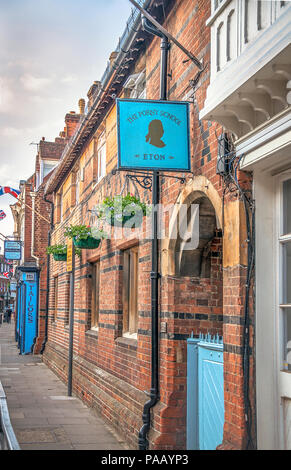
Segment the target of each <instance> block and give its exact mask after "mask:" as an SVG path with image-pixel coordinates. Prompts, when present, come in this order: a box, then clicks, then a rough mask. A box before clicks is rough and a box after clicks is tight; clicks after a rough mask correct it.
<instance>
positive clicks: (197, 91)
mask: <svg viewBox="0 0 291 470" xmlns="http://www.w3.org/2000/svg"><path fill="white" fill-rule="evenodd" d="M211 3H212V2H210V1H209V0H192V1H190V0H177V1H171V0H170V1H166V0H165V1H164V2H162V4H161V5H160V4H159V5H157V2H154V1H150V0H147V1H145V2H143V4H144V6H145V7H146V8H147V9H148V11H149V12H150V13H151V14H152V15H153V16H154V17H155V18H157V19H158V21H159V22H160V23H161V24H163V26H164V27H165V28H166V29H167V30H168V31H169V32H170V33H171V34H172V35H173V36H175V37H176V38H178V39H179V41H180V42H181V43H182V44H184V45H185V46H186V47H187V49H188V50H189V51H191V52H192V53H193V54H195V55H196V56H197V57H198V58H199V60H201V61H202V62H203V67H204V68H203V71H202V73H201V74H199V75H197V72H198V70H197V68H196V66H195V65H194V64H193V63H192V62H191V61H188V60H187V57H186V56H185V55H184V53H183V52H182V51H181V50H180V49H179V48H178V47H176V46H175V45H171V48H170V50H169V67H168V77H167V85H168V91H167V99H168V100H171V101H189V102H190V142H191V173H190V174H187V175H185V177H186V181H185V182H184V183H183V184H181V181H180V180H177V179H175V177H174V176H173V177H171V178H169V177H165V176H163V174H161V176H160V187H159V191H160V200H161V202H162V204H163V205H169V204H176V205H177V206H179V205H183V204H185V205H186V206H187V208H189V207H190V206H191V205H192V204H198V205H199V229H200V239H199V245H198V247H197V248H196V249H194V250H192V251H189V250H186V249H184V245H183V243H182V242H181V240H179V239H174V238H172V237H171V230H172V227H173V225H174V223H175V220H176V218H177V212H174V213H173V215H172V216H171V217H170V219H167V223H166V225H167V226H166V233H167V235H166V236H165V237H164V238H163V239H162V240H161V241H160V244H159V253H160V256H159V271H160V273H161V278H160V281H159V292H160V297H159V319H160V320H159V327H160V334H159V354H160V361H159V381H160V399H159V401H158V403H157V404H156V405H155V406H154V407H153V408H152V423H151V429H150V432H149V434H148V439H149V444H150V448H151V449H183V448H186V438H187V433H188V425H186V415H187V409H188V406H189V401H190V399H191V397H190V398H189V397H188V400H187V373H189V370H190V369H192V368H193V369H194V364H193V365H191V363H189V358H188V364H187V339H188V338H190V336H191V335H192V336H193V338H194V339H195V338H198V337H199V335H200V334H207V333H209V334H210V335H219V336H220V337H221V336H223V345H224V374H223V375H224V397H223V398H222V402H223V403H222V407H223V408H224V418H223V421H224V424H223V422H222V425H223V436H222V435H221V441H220V442H221V448H222V449H224V448H236V449H243V448H246V447H247V446H248V447H250V445H251V442H253V445H254V446H255V439H256V436H255V428H254V423H255V410H254V398H255V383H254V376H253V373H254V370H253V369H254V363H253V351H254V349H253V321H252V317H253V311H252V289H251V286H250V296H249V299H248V301H247V307H246V295H245V294H246V288H245V285H246V277H247V274H248V243H247V241H246V240H247V229H246V215H245V211H244V204H243V200H242V198H241V197H240V192H239V190H238V188H237V187H235V188H234V190H233V191H230V192H228V191H226V190H225V181H224V178H223V177H222V176H220V175H219V174H218V172H217V163H218V162H217V156H218V154H219V153H220V154H221V155H222V156H223V155H224V153H225V152H224V153H223V152H221V149H220V148H219V146H218V139H219V137H220V135H221V134H222V127H221V126H220V125H218V124H217V123H216V122H215V123H212V122H211V119H210V118H209V120H202V119H201V117H200V113H201V111H202V109H203V108H204V104H205V99H206V90H207V87H208V85H209V83H210V64H211V60H213V58H212V56H211V42H210V39H211V36H210V28H209V27H208V26H207V20H208V19H209V18H210V17H211V15H212V9H213V5H211ZM159 87H160V39H159V38H156V37H154V36H151V35H149V34H148V33H145V32H144V31H143V30H142V25H141V17H140V15H139V14H138V12H137V11H135V12H134V14H133V16H132V17H131V19H130V22H129V24H128V26H127V28H126V30H125V33H124V35H123V36H122V38H121V40H120V42H119V46H118V48H117V50H116V51H114V52H113V53H112V54H111V56H110V60H109V63H108V66H107V68H106V70H105V73H104V75H103V77H102V79H101V82H94V84H93V85H92V87H91V88H90V90H89V93H88V108H87V110H86V114H85V115H84V117H83V118H82V119H81V120H80V125H79V127H78V129H77V131H76V132H75V134H74V136H73V138H72V140H71V143H70V145H69V146H67V148H66V149H65V150H64V152H63V155H62V159H61V161H60V164H59V165H58V167H57V168H56V169H55V171H54V172H53V174H52V175H51V176H50V177H49V180H48V182H47V184H46V187H45V194H46V196H47V197H50V196H52V197H53V201H54V228H53V232H52V244H58V243H64V242H66V240H65V237H64V232H65V229H66V228H67V227H68V226H69V225H77V224H86V225H90V224H92V220H93V219H92V210H93V209H94V207H95V206H96V204H98V203H100V202H102V201H103V199H104V198H105V197H106V196H115V195H120V194H121V193H122V191H123V190H124V191H125V192H132V193H134V194H136V195H138V196H139V197H140V198H141V200H143V201H145V202H148V203H150V201H151V193H150V191H149V189H142V188H140V187H139V186H138V185H137V184H135V183H134V182H133V181H132V180H129V179H126V177H125V174H124V173H121V172H116V173H115V172H113V173H112V171H113V170H115V169H116V167H117V131H116V121H117V116H116V104H115V97H116V96H117V97H121V98H124V97H126V98H143V99H145V98H146V99H159ZM227 141H228V143H229V144H231V141H232V140H231V139H228V140H227V139H225V140H224V141H223V142H227ZM180 176H181V175H180ZM238 182H239V185H240V187H243V188H244V190H246V191H248V190H250V188H251V178H250V176H249V175H247V174H245V173H242V172H238ZM178 213H179V209H178ZM104 228H105V230H107V231H108V232H109V233H110V235H112V230H113V229H111V228H110V226H105V227H104ZM145 231H146V228H145V226H144V225H143V227H142V228H141V229H140V232H139V235H138V236H136V235H132V234H128V233H127V234H124V233H122V234H119V236H118V237H115V238H114V237H112V236H111V237H109V239H108V240H104V241H103V242H102V243H101V245H100V247H99V248H97V249H96V250H82V253H81V258H80V259H79V258H76V269H75V285H74V289H75V297H74V366H73V389H74V392H75V393H77V394H78V395H79V396H80V397H82V399H83V400H84V401H85V402H86V403H87V404H89V405H90V406H92V407H94V408H96V409H97V410H98V412H100V413H101V414H102V415H103V416H104V417H105V418H106V419H108V420H109V421H110V422H111V424H112V425H113V426H115V427H116V428H117V429H118V431H119V432H122V433H123V434H124V436H125V437H126V439H127V441H128V443H129V444H130V445H132V446H133V447H137V445H138V433H139V430H140V429H141V426H142V413H143V408H144V403H145V401H147V395H146V394H145V393H144V391H149V390H150V387H151V381H150V376H151V301H150V299H151V287H150V271H151V240H150V239H149V237H148V236H147V234H146V233H145ZM128 266H130V275H128ZM50 272H51V276H50V286H49V291H50V301H49V316H48V341H47V343H46V348H45V351H44V361H45V362H46V364H48V365H49V367H51V369H52V370H53V371H54V372H55V373H57V374H58V375H59V376H60V377H61V378H62V379H63V380H64V381H66V380H67V377H68V347H69V307H70V302H69V299H70V297H69V293H70V276H69V274H68V273H67V271H66V263H60V262H56V261H51V269H50ZM245 308H247V312H248V322H249V323H250V328H249V338H248V343H249V346H250V348H249V349H248V348H247V349H245V341H246V336H245V334H244V330H243V324H244V320H245ZM249 323H248V325H249ZM245 351H247V353H246V352H245ZM246 354H247V355H246ZM244 360H246V361H250V364H249V365H248V366H247V367H246V363H247V362H244ZM244 372H245V373H244ZM197 380H198V379H197ZM197 380H196V382H195V383H197ZM246 380H247V382H246ZM188 385H189V384H188ZM214 385H215V384H214ZM246 407H247V414H248V419H249V423H251V422H252V425H250V426H248V427H246V424H245V414H246ZM251 419H252V421H251ZM193 420H194V418H193ZM188 424H189V418H188ZM196 425H197V423H196ZM199 425H202V426H203V423H199ZM220 442H218V443H220ZM190 448H191V447H190ZM192 448H193V447H192ZM206 448H207V447H206Z"/></svg>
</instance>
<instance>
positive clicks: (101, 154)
mask: <svg viewBox="0 0 291 470" xmlns="http://www.w3.org/2000/svg"><path fill="white" fill-rule="evenodd" d="M97 165H98V166H97V183H98V182H99V181H100V180H101V179H102V178H104V176H105V175H106V138H105V131H104V132H103V134H101V136H100V137H99V139H98V145H97Z"/></svg>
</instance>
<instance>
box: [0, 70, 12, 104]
mask: <svg viewBox="0 0 291 470" xmlns="http://www.w3.org/2000/svg"><path fill="white" fill-rule="evenodd" d="M12 102H13V93H12V91H11V89H10V86H9V82H8V80H7V79H5V78H3V77H0V113H4V112H6V111H9V109H10V108H11V105H12Z"/></svg>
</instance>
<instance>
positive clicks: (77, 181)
mask: <svg viewBox="0 0 291 470" xmlns="http://www.w3.org/2000/svg"><path fill="white" fill-rule="evenodd" d="M79 200H80V170H79V171H78V172H77V174H76V206H77V205H78V204H79Z"/></svg>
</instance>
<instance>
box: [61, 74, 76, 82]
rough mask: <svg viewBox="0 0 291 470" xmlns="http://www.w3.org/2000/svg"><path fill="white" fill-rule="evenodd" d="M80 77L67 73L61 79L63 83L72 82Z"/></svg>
mask: <svg viewBox="0 0 291 470" xmlns="http://www.w3.org/2000/svg"><path fill="white" fill-rule="evenodd" d="M77 79H78V77H77V76H76V75H67V76H66V77H64V78H62V79H61V82H62V83H72V82H75V81H76V80H77Z"/></svg>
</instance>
